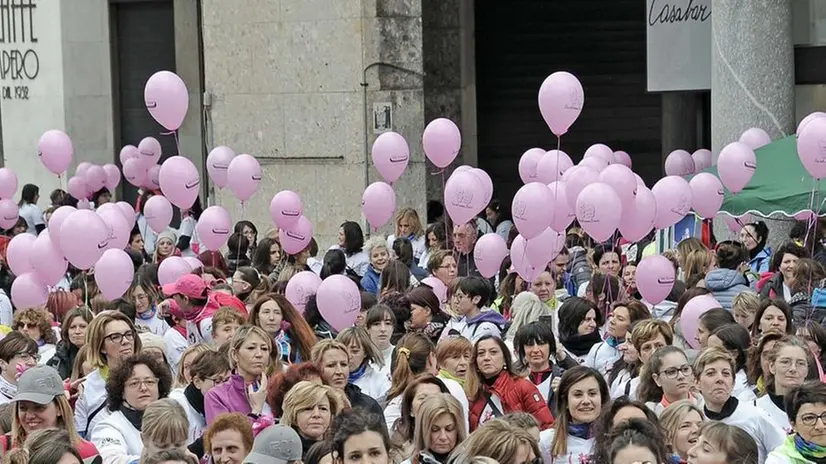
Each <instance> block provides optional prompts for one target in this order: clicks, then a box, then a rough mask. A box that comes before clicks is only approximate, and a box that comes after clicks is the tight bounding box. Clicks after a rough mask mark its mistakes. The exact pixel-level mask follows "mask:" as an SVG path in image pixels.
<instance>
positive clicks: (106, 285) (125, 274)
mask: <svg viewBox="0 0 826 464" xmlns="http://www.w3.org/2000/svg"><path fill="white" fill-rule="evenodd" d="M170 259H172V258H167V259H165V260H164V261H163V262H162V263H161V267H163V264H164V263H165V262H167V261H169V260H170ZM179 259H180V258H179ZM133 266H134V265H133V264H132V258H130V257H129V255H128V254H126V252H125V251H123V250H118V249H109V250H106V251H105V252H104V253H103V256H101V257H100V259H99V260H98V262H97V263H96V264H95V282H96V283H97V284H98V288H100V291H101V293H103V296H105V297H106V299H107V300H116V299H118V298H120V297H122V296H123V295H124V293H126V291H127V290H129V287H130V286H132V280H133V279H134V275H135V272H134V267H133ZM158 276H159V277H160V270H158Z"/></svg>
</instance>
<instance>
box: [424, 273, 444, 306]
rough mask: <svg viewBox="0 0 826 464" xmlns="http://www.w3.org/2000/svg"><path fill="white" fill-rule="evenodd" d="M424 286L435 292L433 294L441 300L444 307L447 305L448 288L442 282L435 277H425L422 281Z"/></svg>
mask: <svg viewBox="0 0 826 464" xmlns="http://www.w3.org/2000/svg"><path fill="white" fill-rule="evenodd" d="M422 284H424V285H427V286H428V287H430V288H431V289H432V290H433V293H435V294H436V297H437V298H439V303H441V304H442V305H444V304H445V303H447V287H446V286H445V284H444V283H443V282H442V281H441V280H439V279H438V278H436V277H433V276H431V277H425V278H424V279H422Z"/></svg>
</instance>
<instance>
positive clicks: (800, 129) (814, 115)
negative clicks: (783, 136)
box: [796, 111, 826, 137]
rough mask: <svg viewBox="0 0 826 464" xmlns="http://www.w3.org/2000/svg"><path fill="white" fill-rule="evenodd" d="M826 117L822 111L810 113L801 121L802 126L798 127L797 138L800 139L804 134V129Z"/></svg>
mask: <svg viewBox="0 0 826 464" xmlns="http://www.w3.org/2000/svg"><path fill="white" fill-rule="evenodd" d="M824 116H826V113H824V112H822V111H815V112H814V113H810V114H809V115H807V116H806V117H805V118H803V120H801V121H800V124H798V125H797V132H796V133H797V136H798V137H800V134H801V133H802V132H803V129H804V128H805V127H806V125H808V124H809V123H810V122H812V121H813V120H815V119H818V118H822V117H824Z"/></svg>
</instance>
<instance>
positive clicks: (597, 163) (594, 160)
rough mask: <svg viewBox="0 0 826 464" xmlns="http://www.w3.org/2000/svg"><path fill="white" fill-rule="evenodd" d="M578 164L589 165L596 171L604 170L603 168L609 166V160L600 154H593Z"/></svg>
mask: <svg viewBox="0 0 826 464" xmlns="http://www.w3.org/2000/svg"><path fill="white" fill-rule="evenodd" d="M577 166H587V167H589V168H591V169H593V170H594V171H596V172H602V170H603V169H605V168H607V167H608V162H607V161H605V160H604V159H602V158H600V157H598V156H592V157H590V158H584V159H583V160H582V161H580V162H579V164H578V165H577Z"/></svg>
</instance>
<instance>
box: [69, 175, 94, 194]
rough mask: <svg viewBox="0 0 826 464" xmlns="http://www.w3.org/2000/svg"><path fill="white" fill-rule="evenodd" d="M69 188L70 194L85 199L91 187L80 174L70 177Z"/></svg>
mask: <svg viewBox="0 0 826 464" xmlns="http://www.w3.org/2000/svg"><path fill="white" fill-rule="evenodd" d="M67 190H69V195H71V196H72V197H74V198H75V199H77V200H85V199H86V196H87V195H88V194H89V187H88V185H86V181H85V180H84V179H83V178H82V177H80V176H74V177H72V178H71V179H69V186H68V188H67Z"/></svg>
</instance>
